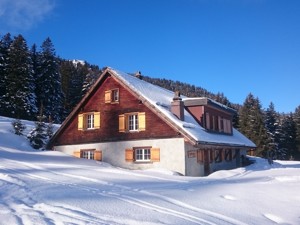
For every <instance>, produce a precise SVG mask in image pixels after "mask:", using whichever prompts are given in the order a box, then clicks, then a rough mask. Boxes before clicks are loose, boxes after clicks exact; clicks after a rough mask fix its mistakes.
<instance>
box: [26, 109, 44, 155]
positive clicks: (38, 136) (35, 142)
mask: <svg viewBox="0 0 300 225" xmlns="http://www.w3.org/2000/svg"><path fill="white" fill-rule="evenodd" d="M37 118H38V120H37V121H36V122H35V128H33V129H32V130H31V131H30V132H29V134H28V135H27V138H28V139H29V142H30V145H31V146H32V147H33V148H34V149H41V150H44V149H45V147H46V144H47V141H48V134H47V126H46V124H45V122H44V120H45V118H46V117H45V115H43V107H41V110H40V114H39V116H38V117H37Z"/></svg>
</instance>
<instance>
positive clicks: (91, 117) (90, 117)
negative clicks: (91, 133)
mask: <svg viewBox="0 0 300 225" xmlns="http://www.w3.org/2000/svg"><path fill="white" fill-rule="evenodd" d="M87 129H94V114H88V115H87Z"/></svg>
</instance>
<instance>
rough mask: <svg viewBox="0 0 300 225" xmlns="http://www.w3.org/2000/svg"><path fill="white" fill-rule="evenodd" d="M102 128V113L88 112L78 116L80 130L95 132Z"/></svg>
mask: <svg viewBox="0 0 300 225" xmlns="http://www.w3.org/2000/svg"><path fill="white" fill-rule="evenodd" d="M99 128H100V112H88V113H82V114H79V115H78V130H93V129H99Z"/></svg>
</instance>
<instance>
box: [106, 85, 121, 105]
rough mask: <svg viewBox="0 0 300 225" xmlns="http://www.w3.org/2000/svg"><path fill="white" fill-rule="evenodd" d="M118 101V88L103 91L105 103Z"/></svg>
mask: <svg viewBox="0 0 300 225" xmlns="http://www.w3.org/2000/svg"><path fill="white" fill-rule="evenodd" d="M118 102H119V89H117V88H116V89H112V90H109V91H105V103H118Z"/></svg>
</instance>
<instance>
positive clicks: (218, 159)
mask: <svg viewBox="0 0 300 225" xmlns="http://www.w3.org/2000/svg"><path fill="white" fill-rule="evenodd" d="M222 152H223V150H222V149H216V150H215V162H216V163H220V162H222V158H223V157H222Z"/></svg>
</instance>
